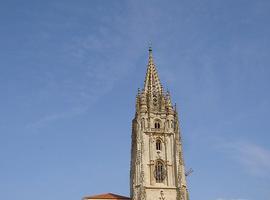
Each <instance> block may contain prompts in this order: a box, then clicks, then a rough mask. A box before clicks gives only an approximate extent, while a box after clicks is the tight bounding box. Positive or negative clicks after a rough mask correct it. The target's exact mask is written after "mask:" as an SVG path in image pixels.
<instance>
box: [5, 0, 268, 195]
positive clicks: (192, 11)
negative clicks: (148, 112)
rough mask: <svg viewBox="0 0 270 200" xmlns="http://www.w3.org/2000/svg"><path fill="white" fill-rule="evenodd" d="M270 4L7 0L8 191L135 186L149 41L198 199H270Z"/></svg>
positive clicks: (77, 191)
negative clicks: (138, 112)
mask: <svg viewBox="0 0 270 200" xmlns="http://www.w3.org/2000/svg"><path fill="white" fill-rule="evenodd" d="M269 11H270V1H267V0H265V1H263V0H256V1H251V0H226V1H221V0H204V1H202V0H192V1H187V0H180V1H170V2H168V1H158V0H156V1H124V0H113V1H108V0H107V1H105V0H103V1H102V0H99V1H98V0H96V1H94V0H90V1H89V0H84V1H80V0H79V1H68V0H65V1H60V0H56V1H49V0H48V1H31V0H29V1H12V0H11V1H1V2H0V24H1V26H0V44H1V45H0V99H1V100H0V111H1V115H0V196H1V199H5V200H11V199H23V200H24V199H27V200H29V199H36V198H37V197H38V198H39V199H40V200H48V199H50V200H56V199H66V200H74V199H81V197H83V196H85V195H89V194H98V193H104V192H114V193H119V194H123V195H129V162H130V139H131V120H132V119H133V117H134V109H135V96H136V93H137V88H138V87H142V86H143V81H144V76H145V72H146V64H147V56H148V55H147V54H148V52H147V49H148V43H149V42H151V43H152V46H153V54H154V60H155V63H156V65H157V69H158V72H159V75H160V79H161V82H162V84H163V86H164V88H168V89H169V90H170V92H171V95H172V98H173V102H176V103H177V105H178V109H179V115H180V123H181V127H182V135H183V140H184V153H185V154H184V156H185V160H186V167H187V168H190V167H191V168H193V170H194V173H193V174H192V175H191V176H190V177H188V185H189V191H190V196H191V199H197V200H267V199H270V190H269V182H270V136H269V135H270V122H269V118H270V116H269V113H270V94H269V91H270V55H269V54H270V53H269V52H270V37H269V35H270V26H269V21H270V12H269Z"/></svg>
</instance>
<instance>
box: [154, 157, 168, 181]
mask: <svg viewBox="0 0 270 200" xmlns="http://www.w3.org/2000/svg"><path fill="white" fill-rule="evenodd" d="M165 177H166V171H165V167H164V164H163V162H161V161H157V162H156V166H155V178H156V182H157V183H162V182H163V181H164V179H165Z"/></svg>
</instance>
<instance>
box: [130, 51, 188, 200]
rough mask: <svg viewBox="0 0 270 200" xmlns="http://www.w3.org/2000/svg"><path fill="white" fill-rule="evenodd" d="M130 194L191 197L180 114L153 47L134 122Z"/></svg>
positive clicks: (149, 199) (170, 199)
mask: <svg viewBox="0 0 270 200" xmlns="http://www.w3.org/2000/svg"><path fill="white" fill-rule="evenodd" d="M130 195H131V199H132V200H188V199H189V198H188V191H187V185H186V177H185V168H184V160H183V151H182V143H181V134H180V126H179V120H178V113H177V110H176V106H172V103H171V97H170V94H169V92H166V93H164V91H163V88H162V85H161V83H160V80H159V77H158V73H157V69H156V66H155V64H154V61H153V55H152V49H151V48H150V49H149V60H148V66H147V72H146V77H145V81H144V88H143V90H142V91H140V90H139V91H138V94H137V97H136V113H135V118H134V119H133V121H132V148H131V169H130Z"/></svg>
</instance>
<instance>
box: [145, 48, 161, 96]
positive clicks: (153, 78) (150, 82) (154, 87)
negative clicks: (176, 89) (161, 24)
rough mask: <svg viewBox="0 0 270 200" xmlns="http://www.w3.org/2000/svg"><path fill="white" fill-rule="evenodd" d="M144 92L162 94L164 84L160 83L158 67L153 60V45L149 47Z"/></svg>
mask: <svg viewBox="0 0 270 200" xmlns="http://www.w3.org/2000/svg"><path fill="white" fill-rule="evenodd" d="M144 92H145V93H148V94H149V93H150V94H162V85H161V83H160V80H159V77H158V73H157V69H156V66H155V63H154V60H153V54H152V48H151V47H149V59H148V66H147V72H146V76H145V81H144Z"/></svg>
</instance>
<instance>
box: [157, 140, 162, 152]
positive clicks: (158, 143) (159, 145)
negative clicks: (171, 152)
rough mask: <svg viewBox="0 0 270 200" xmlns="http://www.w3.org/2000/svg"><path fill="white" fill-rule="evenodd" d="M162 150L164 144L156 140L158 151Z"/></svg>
mask: <svg viewBox="0 0 270 200" xmlns="http://www.w3.org/2000/svg"><path fill="white" fill-rule="evenodd" d="M161 149H162V143H161V140H160V139H157V140H156V150H158V151H161Z"/></svg>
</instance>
